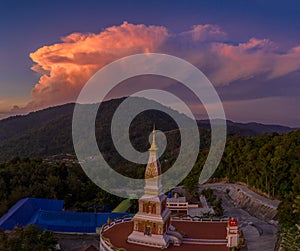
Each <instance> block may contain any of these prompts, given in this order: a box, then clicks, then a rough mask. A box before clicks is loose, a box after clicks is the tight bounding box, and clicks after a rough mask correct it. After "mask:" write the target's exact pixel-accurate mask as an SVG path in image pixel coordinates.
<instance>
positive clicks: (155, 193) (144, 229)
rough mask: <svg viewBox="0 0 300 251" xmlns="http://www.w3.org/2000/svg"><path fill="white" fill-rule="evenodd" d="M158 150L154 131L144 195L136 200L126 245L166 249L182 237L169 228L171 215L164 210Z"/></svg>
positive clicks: (165, 208)
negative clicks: (131, 227) (136, 206)
mask: <svg viewBox="0 0 300 251" xmlns="http://www.w3.org/2000/svg"><path fill="white" fill-rule="evenodd" d="M157 151H158V148H157V146H156V142H155V128H153V131H152V144H151V147H150V149H149V160H148V164H147V167H146V172H145V188H144V195H143V196H142V197H141V198H140V199H139V211H138V213H137V214H136V215H135V216H134V217H133V232H132V233H131V234H130V235H129V236H128V238H127V242H129V243H134V244H139V245H144V246H150V247H157V248H167V247H168V246H169V244H170V243H173V245H180V244H181V240H182V236H181V235H180V234H179V233H178V232H175V231H174V230H175V228H174V227H173V226H171V225H170V219H171V212H170V210H169V209H168V208H167V196H166V195H165V194H164V193H163V192H162V182H161V174H162V172H161V165H160V162H159V159H158V153H157ZM175 236H176V237H175ZM174 237H175V238H174ZM174 240H176V241H174Z"/></svg>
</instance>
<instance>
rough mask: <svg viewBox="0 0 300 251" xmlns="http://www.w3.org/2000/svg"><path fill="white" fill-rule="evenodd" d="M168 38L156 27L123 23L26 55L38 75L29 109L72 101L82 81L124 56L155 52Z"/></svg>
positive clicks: (77, 36)
mask: <svg viewBox="0 0 300 251" xmlns="http://www.w3.org/2000/svg"><path fill="white" fill-rule="evenodd" d="M168 36H169V34H168V31H167V29H166V28H164V27H160V26H145V25H142V24H141V25H133V24H129V23H127V22H124V23H123V24H122V25H120V26H112V27H109V28H107V29H105V30H104V31H102V32H100V33H99V34H81V33H73V34H70V35H69V36H66V37H64V38H62V43H57V44H53V45H50V46H44V47H42V48H40V49H38V50H37V51H35V52H33V53H31V54H30V57H31V59H32V60H33V61H34V62H35V63H36V64H35V65H34V66H33V67H32V70H34V71H36V72H38V73H40V74H42V76H41V77H40V79H39V81H38V83H37V84H36V85H35V86H34V88H33V90H32V92H31V96H32V101H31V102H30V103H29V104H28V108H29V109H32V108H33V109H36V108H41V107H46V106H49V105H52V104H59V103H66V102H71V101H75V99H76V97H77V95H78V93H79V92H80V90H81V88H82V86H83V85H84V84H85V83H86V81H87V80H88V79H89V78H90V77H91V76H92V75H93V74H94V73H95V72H96V71H97V70H98V69H100V68H101V67H103V66H104V65H106V64H108V63H110V62H112V61H114V60H116V59H118V58H121V57H124V56H127V55H131V54H135V53H143V52H149V51H155V50H156V49H157V48H158V47H159V46H160V45H161V44H162V43H163V42H164V41H165V40H166V38H167V37H168Z"/></svg>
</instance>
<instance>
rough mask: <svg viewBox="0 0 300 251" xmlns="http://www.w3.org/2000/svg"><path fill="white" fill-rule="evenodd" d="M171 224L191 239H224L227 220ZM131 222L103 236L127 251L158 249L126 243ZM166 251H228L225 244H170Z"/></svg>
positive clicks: (114, 228)
mask: <svg viewBox="0 0 300 251" xmlns="http://www.w3.org/2000/svg"><path fill="white" fill-rule="evenodd" d="M171 224H172V225H173V226H175V227H176V228H177V230H178V231H180V232H184V233H185V237H186V238H191V239H194V238H195V239H198V238H199V239H212V240H225V239H226V227H227V222H186V221H172V222H171ZM132 229H133V223H132V222H127V223H121V224H118V225H115V226H114V227H112V228H110V229H108V230H107V231H105V232H104V234H103V235H104V236H105V237H107V238H109V239H110V241H111V243H112V244H113V245H114V246H116V247H118V248H121V247H122V248H125V249H126V250H127V251H157V250H159V249H157V248H152V247H146V246H140V245H136V244H131V243H127V237H128V236H129V235H130V234H131V232H132ZM167 250H168V251H194V250H197V251H207V250H209V251H228V248H227V247H226V244H223V245H220V244H219V245H213V244H201V245H197V244H182V245H181V246H179V247H174V246H171V247H169V248H168V249H167Z"/></svg>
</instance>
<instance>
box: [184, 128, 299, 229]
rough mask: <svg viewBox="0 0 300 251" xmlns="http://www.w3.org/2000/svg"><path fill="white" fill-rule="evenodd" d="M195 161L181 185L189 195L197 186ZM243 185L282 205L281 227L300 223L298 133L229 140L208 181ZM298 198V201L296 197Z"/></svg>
mask: <svg viewBox="0 0 300 251" xmlns="http://www.w3.org/2000/svg"><path fill="white" fill-rule="evenodd" d="M205 158H206V152H205V151H202V152H200V155H199V160H198V162H197V163H196V165H195V168H194V169H193V170H192V171H191V173H190V175H189V176H188V177H187V178H186V179H185V180H184V185H185V186H186V188H187V189H188V190H190V191H192V190H193V188H194V187H195V186H196V185H197V181H198V179H197V177H199V174H200V168H199V167H201V166H202V165H203V163H204V161H205ZM220 180H222V181H224V180H225V181H228V182H243V183H245V184H247V185H248V186H249V187H251V188H254V189H256V190H258V191H260V192H262V193H263V194H265V195H266V196H268V197H270V198H276V199H279V200H281V201H282V203H281V204H280V206H279V212H278V219H279V221H280V222H281V223H283V224H294V223H297V222H300V210H299V209H300V202H299V201H300V200H299V195H300V130H298V131H295V132H290V133H286V134H283V135H279V134H277V133H270V134H263V135H260V136H256V137H232V138H229V139H228V140H227V143H226V147H225V151H224V154H223V157H222V161H221V163H220V165H219V167H218V168H217V170H216V172H215V174H214V176H213V177H212V178H211V181H212V182H213V181H220ZM297 196H298V197H297Z"/></svg>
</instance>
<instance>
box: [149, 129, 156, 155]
mask: <svg viewBox="0 0 300 251" xmlns="http://www.w3.org/2000/svg"><path fill="white" fill-rule="evenodd" d="M157 150H158V148H157V146H156V142H155V124H153V130H152V143H151V147H150V149H149V151H157Z"/></svg>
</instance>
